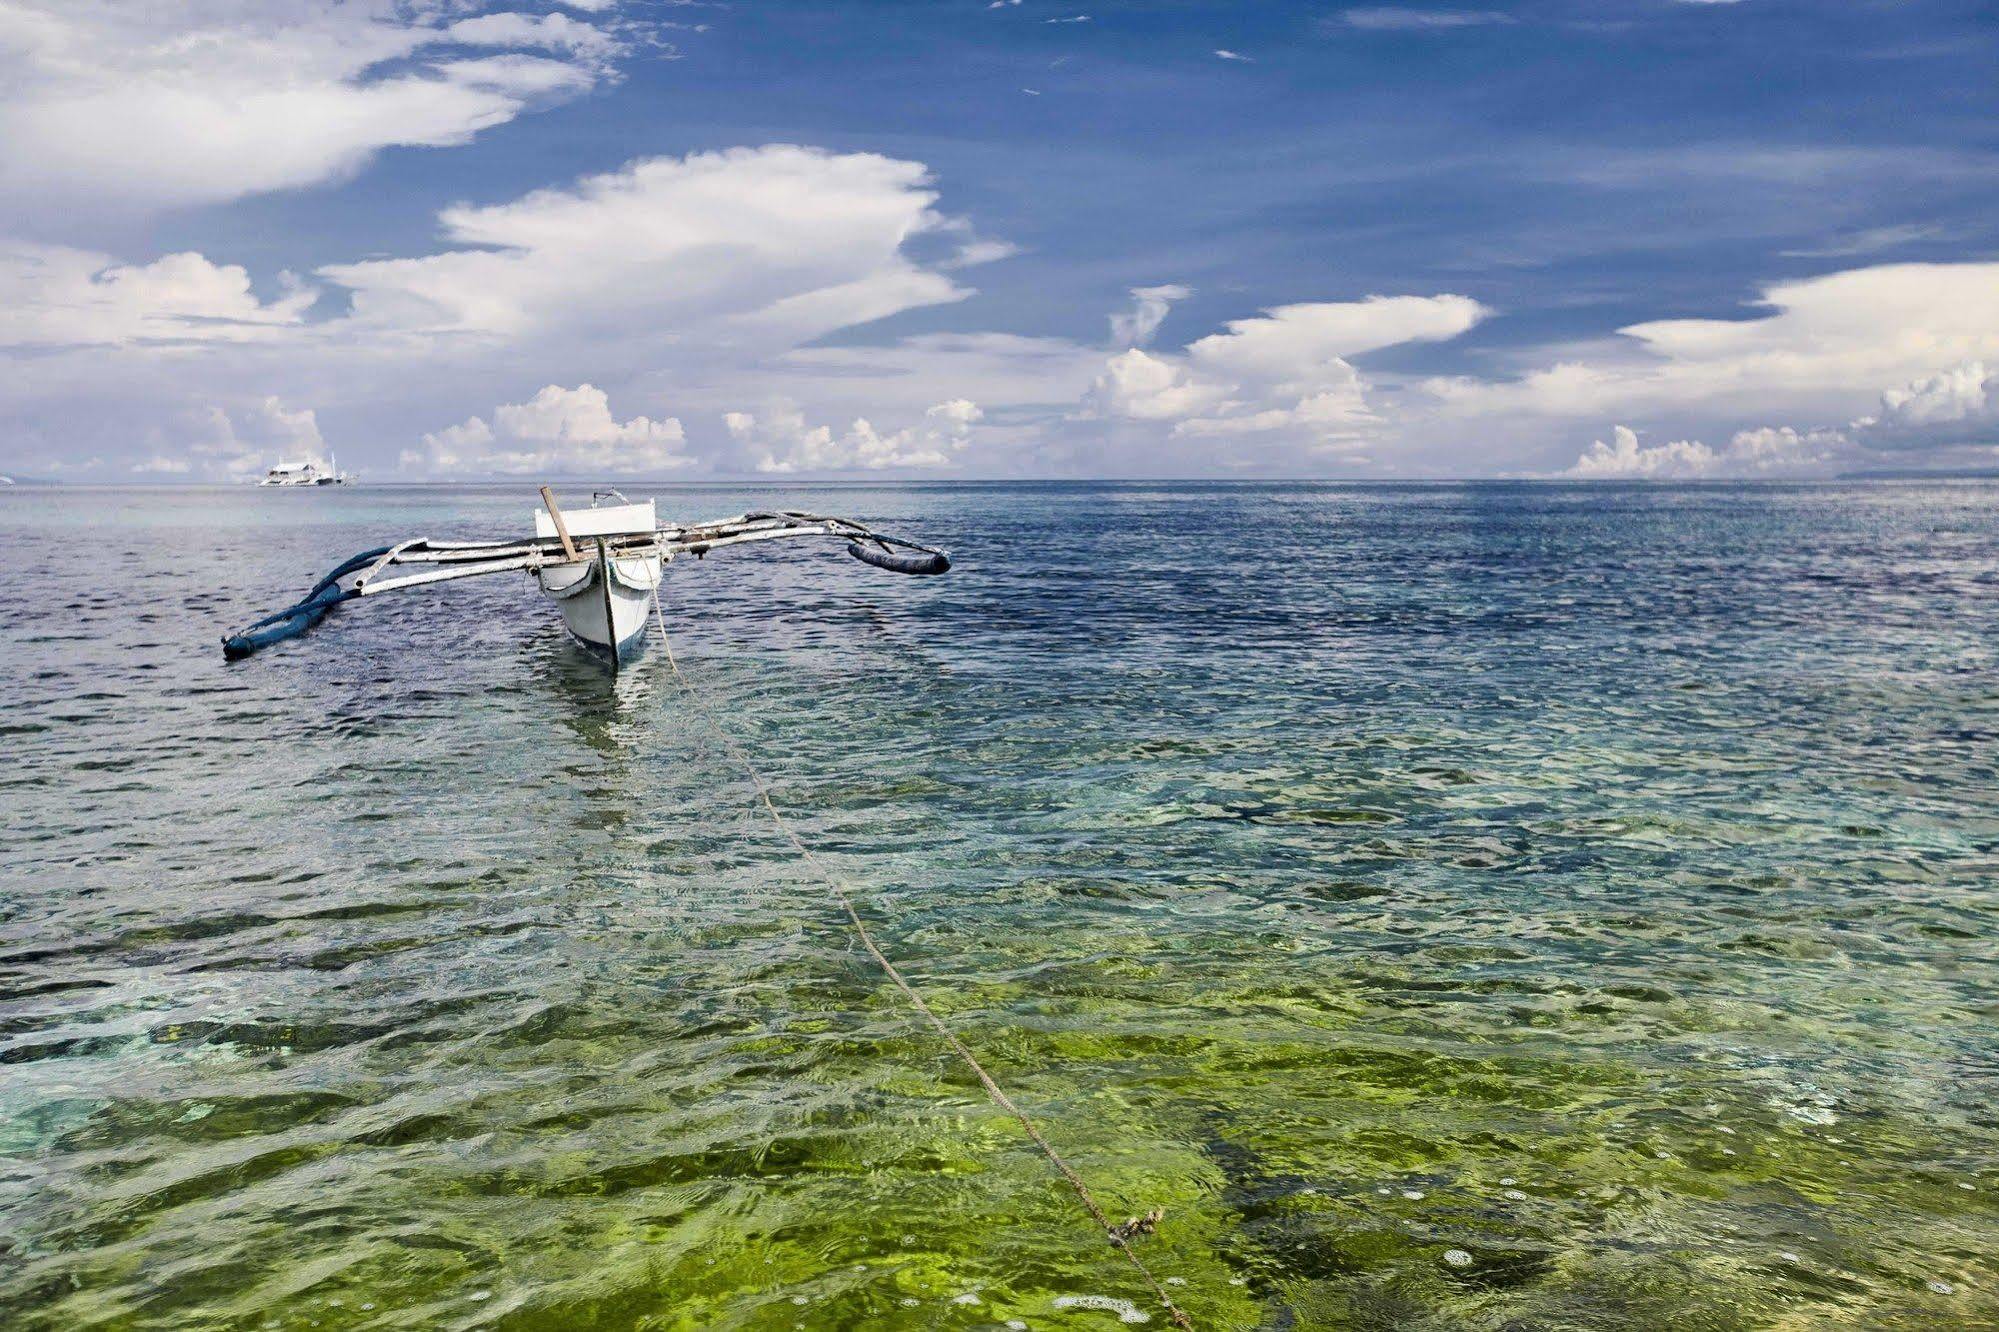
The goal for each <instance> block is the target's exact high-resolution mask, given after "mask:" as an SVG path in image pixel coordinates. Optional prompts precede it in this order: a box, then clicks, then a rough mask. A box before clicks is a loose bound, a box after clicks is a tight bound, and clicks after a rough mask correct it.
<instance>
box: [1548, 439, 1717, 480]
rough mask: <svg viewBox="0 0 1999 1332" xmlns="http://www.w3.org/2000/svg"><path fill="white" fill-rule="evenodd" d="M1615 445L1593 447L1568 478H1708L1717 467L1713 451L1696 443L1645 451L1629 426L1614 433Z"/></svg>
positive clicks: (1657, 446) (1683, 442)
mask: <svg viewBox="0 0 1999 1332" xmlns="http://www.w3.org/2000/svg"><path fill="white" fill-rule="evenodd" d="M1610 437H1611V440H1612V441H1613V442H1612V443H1609V444H1606V443H1604V442H1603V441H1602V440H1597V441H1596V442H1595V443H1594V444H1591V445H1590V446H1589V448H1588V449H1587V450H1586V451H1585V452H1584V453H1583V455H1582V456H1581V457H1580V458H1577V459H1576V462H1575V466H1573V467H1571V468H1569V470H1568V472H1567V473H1566V475H1569V476H1574V477H1583V478H1587V479H1589V480H1605V479H1610V478H1626V477H1647V478H1669V477H1691V476H1706V475H1707V474H1708V473H1709V472H1710V471H1712V470H1713V468H1714V464H1715V455H1714V450H1713V449H1710V448H1709V447H1708V446H1707V445H1705V444H1703V443H1701V442H1700V441H1699V440H1694V439H1681V440H1675V441H1674V442H1672V443H1671V444H1655V445H1652V446H1651V447H1649V448H1648V447H1646V446H1644V445H1642V444H1640V443H1639V442H1638V433H1637V432H1636V431H1634V430H1632V429H1630V428H1629V427H1627V426H1617V427H1615V428H1613V429H1612V431H1611V435H1610Z"/></svg>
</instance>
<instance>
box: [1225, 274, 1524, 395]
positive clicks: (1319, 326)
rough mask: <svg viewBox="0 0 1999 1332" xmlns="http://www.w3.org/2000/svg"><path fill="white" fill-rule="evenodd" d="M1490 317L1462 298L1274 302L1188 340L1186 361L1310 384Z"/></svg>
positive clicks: (1291, 384) (1285, 385)
mask: <svg viewBox="0 0 1999 1332" xmlns="http://www.w3.org/2000/svg"><path fill="white" fill-rule="evenodd" d="M1488 313H1490V312H1489V311H1488V310H1486V308H1485V307H1484V306H1482V305H1480V304H1479V303H1478V302H1477V301H1474V300H1472V299H1470V298H1469V297H1465V296H1370V297H1368V298H1367V299H1366V300H1362V301H1320V302H1313V303H1309V304H1299V305H1280V306H1278V307H1276V308H1275V309H1272V310H1266V311H1264V312H1263V313H1262V314H1261V315H1258V316H1256V317H1255V318H1252V319H1237V320H1234V321H1232V322H1230V323H1229V324H1228V325H1227V326H1226V330H1227V331H1225V332H1222V333H1214V334H1210V335H1209V336H1207V337H1205V338H1202V339H1200V340H1199V341H1197V342H1194V343H1191V344H1189V345H1188V347H1187V357H1188V359H1189V360H1190V361H1192V362H1193V363H1194V364H1195V365H1196V366H1198V367H1200V368H1201V369H1203V370H1205V371H1209V372H1211V373H1215V374H1221V375H1233V376H1239V377H1242V378H1246V379H1253V380H1263V381H1270V382H1274V383H1276V384H1277V385H1278V386H1279V388H1280V389H1294V388H1302V387H1309V386H1312V385H1315V384H1317V383H1319V382H1320V381H1321V380H1322V379H1324V378H1326V377H1327V376H1328V375H1330V376H1331V377H1332V378H1334V379H1340V378H1343V377H1344V371H1345V365H1344V358H1345V357H1348V356H1358V355H1361V354H1362V353H1365V352H1370V351H1377V350H1379V349H1380V348H1383V347H1393V346H1398V345H1400V344H1402V343H1406V342H1439V341H1443V340H1445V339H1448V338H1454V337H1457V336H1458V335H1459V334H1461V333H1464V332H1466V331H1467V330H1469V329H1470V328H1471V327H1472V326H1473V325H1475V324H1477V323H1478V322H1479V321H1480V320H1481V319H1483V318H1485V316H1486V315H1487V314H1488Z"/></svg>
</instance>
